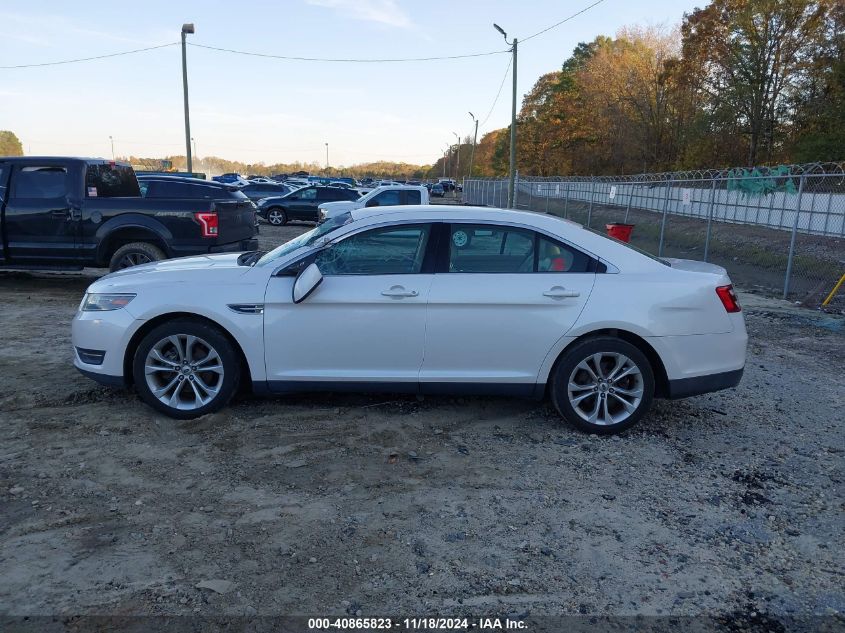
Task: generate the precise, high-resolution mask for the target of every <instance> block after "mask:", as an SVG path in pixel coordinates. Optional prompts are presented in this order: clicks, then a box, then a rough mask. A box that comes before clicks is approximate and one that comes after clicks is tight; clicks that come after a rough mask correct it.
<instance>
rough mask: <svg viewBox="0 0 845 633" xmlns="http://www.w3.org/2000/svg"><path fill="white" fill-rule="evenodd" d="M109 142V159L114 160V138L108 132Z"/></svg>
mask: <svg viewBox="0 0 845 633" xmlns="http://www.w3.org/2000/svg"><path fill="white" fill-rule="evenodd" d="M109 142H110V143H111V159H112V160H114V139H113V138H112V136H111V134H109Z"/></svg>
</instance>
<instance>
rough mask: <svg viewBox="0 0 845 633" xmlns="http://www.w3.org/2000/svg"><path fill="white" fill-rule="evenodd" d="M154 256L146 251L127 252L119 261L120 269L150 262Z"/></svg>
mask: <svg viewBox="0 0 845 633" xmlns="http://www.w3.org/2000/svg"><path fill="white" fill-rule="evenodd" d="M151 261H153V260H152V258H151V257H150V256H149V255H145V254H144V253H126V255H124V256H123V257H121V258H120V260H119V261H118V263H117V267H118V269H123V268H131V267H132V266H138V265H140V264H149V263H150V262H151Z"/></svg>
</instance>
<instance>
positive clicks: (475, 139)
mask: <svg viewBox="0 0 845 633" xmlns="http://www.w3.org/2000/svg"><path fill="white" fill-rule="evenodd" d="M469 115H470V116H471V117H472V120H473V121H475V133H474V134H473V135H472V151H471V152H470V153H469V177H470V178H472V163H473V161H474V160H475V144H476V143H477V142H478V119H476V118H475V115H474V114H473V113H472V112H470V113H469Z"/></svg>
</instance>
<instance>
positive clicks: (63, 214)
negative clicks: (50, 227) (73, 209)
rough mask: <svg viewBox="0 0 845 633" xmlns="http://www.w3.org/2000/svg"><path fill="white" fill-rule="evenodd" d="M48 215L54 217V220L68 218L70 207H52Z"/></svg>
mask: <svg viewBox="0 0 845 633" xmlns="http://www.w3.org/2000/svg"><path fill="white" fill-rule="evenodd" d="M50 217H51V218H55V219H56V220H69V219H70V207H65V208H64V209H53V210H52V211H50Z"/></svg>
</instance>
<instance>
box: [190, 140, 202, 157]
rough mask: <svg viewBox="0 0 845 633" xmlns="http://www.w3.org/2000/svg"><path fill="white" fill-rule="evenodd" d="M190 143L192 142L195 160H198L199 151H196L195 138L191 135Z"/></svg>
mask: <svg viewBox="0 0 845 633" xmlns="http://www.w3.org/2000/svg"><path fill="white" fill-rule="evenodd" d="M191 143H193V144H194V158H196V159H197V162H200V155H199V152H197V139H195V138H194V137H193V136H192V137H191Z"/></svg>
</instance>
